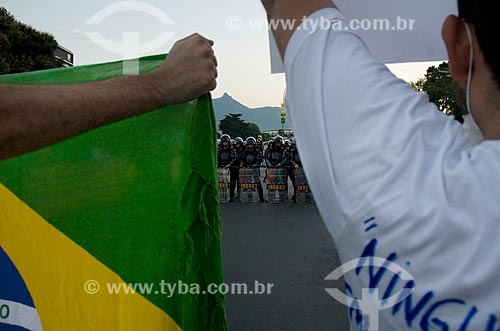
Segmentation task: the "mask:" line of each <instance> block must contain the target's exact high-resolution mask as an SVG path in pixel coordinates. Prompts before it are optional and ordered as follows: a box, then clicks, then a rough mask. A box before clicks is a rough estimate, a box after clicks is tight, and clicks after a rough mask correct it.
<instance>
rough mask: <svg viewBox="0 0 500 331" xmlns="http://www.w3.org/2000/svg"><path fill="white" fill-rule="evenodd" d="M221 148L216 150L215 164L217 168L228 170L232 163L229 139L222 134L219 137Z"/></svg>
mask: <svg viewBox="0 0 500 331" xmlns="http://www.w3.org/2000/svg"><path fill="white" fill-rule="evenodd" d="M220 144H221V147H220V148H219V149H218V150H217V163H218V166H219V168H226V169H228V168H229V167H230V166H231V162H232V161H233V150H232V148H231V137H229V135H227V134H224V135H222V136H221V137H220Z"/></svg>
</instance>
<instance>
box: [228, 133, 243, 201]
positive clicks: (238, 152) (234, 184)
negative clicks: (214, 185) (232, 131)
mask: <svg viewBox="0 0 500 331" xmlns="http://www.w3.org/2000/svg"><path fill="white" fill-rule="evenodd" d="M244 151H245V146H244V145H243V138H241V137H236V139H234V148H233V158H232V161H231V165H230V167H231V193H230V197H231V198H230V201H233V198H234V190H235V189H236V188H238V197H239V196H240V194H239V192H240V189H239V186H240V160H241V156H242V155H243V152H244Z"/></svg>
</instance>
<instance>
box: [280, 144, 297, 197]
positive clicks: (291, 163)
mask: <svg viewBox="0 0 500 331" xmlns="http://www.w3.org/2000/svg"><path fill="white" fill-rule="evenodd" d="M284 146H285V152H286V159H287V163H286V165H285V166H286V173H287V176H288V178H290V181H291V182H292V186H293V197H292V199H293V201H295V169H298V168H300V166H299V164H298V163H297V162H299V163H300V158H299V157H298V152H297V149H296V148H295V146H293V145H292V142H291V141H289V140H285V143H284ZM296 160H297V161H296Z"/></svg>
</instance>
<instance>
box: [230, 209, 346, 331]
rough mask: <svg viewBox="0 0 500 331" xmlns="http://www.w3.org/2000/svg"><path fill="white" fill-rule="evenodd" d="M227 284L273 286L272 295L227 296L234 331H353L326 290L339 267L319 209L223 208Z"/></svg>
mask: <svg viewBox="0 0 500 331" xmlns="http://www.w3.org/2000/svg"><path fill="white" fill-rule="evenodd" d="M221 208H222V219H223V226H224V228H223V231H224V233H223V240H222V247H223V258H224V273H225V281H226V283H247V284H249V288H253V286H254V282H255V281H259V282H260V283H272V284H274V285H273V287H272V288H271V294H269V295H255V294H254V295H227V296H226V300H227V318H228V329H229V331H246V330H248V331H265V330H273V331H274V330H301V331H302V330H334V331H348V330H349V326H348V320H347V308H346V307H345V306H343V305H342V304H340V303H338V302H337V301H335V300H334V299H333V298H332V297H330V296H329V295H328V293H326V291H325V288H340V289H342V288H343V285H342V283H341V282H333V281H325V280H324V279H325V277H326V276H328V275H329V274H330V273H331V272H332V271H333V270H335V269H336V268H337V267H338V266H339V259H338V257H337V255H336V252H335V248H334V244H333V241H332V239H331V237H330V235H329V233H328V232H327V230H326V228H325V226H324V224H323V222H322V220H321V217H320V216H319V213H318V211H317V209H316V207H315V206H314V205H309V206H301V205H297V204H295V203H291V202H287V203H284V204H264V203H262V204H260V203H257V204H243V203H240V202H234V203H230V204H223V205H221Z"/></svg>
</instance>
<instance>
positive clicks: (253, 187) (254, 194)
mask: <svg viewBox="0 0 500 331" xmlns="http://www.w3.org/2000/svg"><path fill="white" fill-rule="evenodd" d="M259 184H260V176H259V169H257V168H250V169H246V168H241V169H240V200H241V202H245V203H255V202H259V192H258V187H259Z"/></svg>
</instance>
